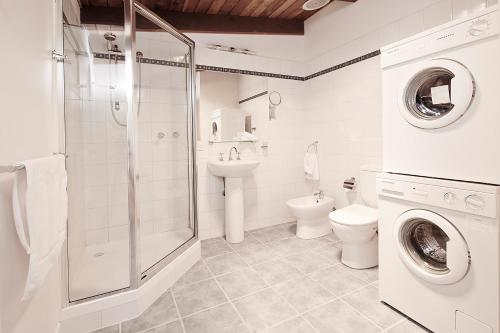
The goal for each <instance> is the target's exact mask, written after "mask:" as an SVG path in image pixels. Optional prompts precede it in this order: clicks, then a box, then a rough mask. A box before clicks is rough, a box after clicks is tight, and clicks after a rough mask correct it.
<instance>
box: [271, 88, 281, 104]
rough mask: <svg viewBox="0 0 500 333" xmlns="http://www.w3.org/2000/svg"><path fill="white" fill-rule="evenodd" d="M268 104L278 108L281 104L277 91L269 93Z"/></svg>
mask: <svg viewBox="0 0 500 333" xmlns="http://www.w3.org/2000/svg"><path fill="white" fill-rule="evenodd" d="M269 103H271V105H272V106H278V105H280V104H281V95H280V93H279V92H277V91H271V92H270V93H269Z"/></svg>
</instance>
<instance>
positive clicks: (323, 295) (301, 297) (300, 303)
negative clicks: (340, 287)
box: [273, 276, 335, 312]
mask: <svg viewBox="0 0 500 333" xmlns="http://www.w3.org/2000/svg"><path fill="white" fill-rule="evenodd" d="M273 289H274V290H275V291H276V293H277V294H278V295H280V296H281V298H283V299H285V300H286V301H287V302H288V303H289V304H290V305H292V306H293V307H294V308H295V309H296V310H297V311H298V312H305V311H308V310H311V309H312V308H314V307H317V306H319V305H321V304H325V303H327V302H328V301H331V300H333V299H334V298H335V296H334V295H333V294H332V293H330V292H329V291H328V290H326V289H325V288H323V287H321V286H320V285H319V284H318V283H316V282H314V281H312V280H311V279H309V278H308V277H306V276H304V277H300V278H298V279H295V280H289V281H287V282H283V283H280V284H277V285H275V286H274V287H273Z"/></svg>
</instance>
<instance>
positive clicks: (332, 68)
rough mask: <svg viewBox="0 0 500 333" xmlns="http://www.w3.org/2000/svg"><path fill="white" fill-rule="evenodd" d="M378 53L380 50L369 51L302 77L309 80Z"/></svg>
mask: <svg viewBox="0 0 500 333" xmlns="http://www.w3.org/2000/svg"><path fill="white" fill-rule="evenodd" d="M379 54H380V50H377V51H373V52H370V53H367V54H365V55H362V56H361V57H357V58H354V59H351V60H348V61H346V62H343V63H341V64H338V65H335V66H332V67H329V68H327V69H323V70H322V71H319V72H316V73H314V74H311V75H307V76H306V77H305V78H304V81H307V80H310V79H313V78H315V77H318V76H320V75H324V74H328V73H330V72H333V71H336V70H339V69H341V68H344V67H347V66H351V65H354V64H356V63H358V62H361V61H363V60H367V59H370V58H373V57H376V56H378V55H379Z"/></svg>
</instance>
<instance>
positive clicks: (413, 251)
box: [394, 209, 470, 284]
mask: <svg viewBox="0 0 500 333" xmlns="http://www.w3.org/2000/svg"><path fill="white" fill-rule="evenodd" d="M394 233H395V234H394V236H395V239H396V240H397V247H398V250H399V256H400V258H401V260H402V261H403V263H404V264H405V265H406V267H407V268H408V269H409V270H410V271H411V273H413V274H414V275H416V276H418V277H419V278H421V279H423V280H426V281H428V282H431V283H435V284H453V283H456V282H458V281H460V280H461V279H462V278H463V277H464V276H465V275H466V274H467V271H468V270H469V266H470V255H469V248H468V246H467V243H466V241H465V239H464V238H463V237H462V235H461V234H460V232H459V231H458V230H457V229H456V228H455V226H453V224H451V223H450V222H449V221H448V220H447V219H445V218H444V217H442V216H441V215H439V214H436V213H434V212H431V211H428V210H422V209H413V210H409V211H407V212H405V213H403V214H401V215H400V216H399V218H398V219H397V221H396V223H395V229H394Z"/></svg>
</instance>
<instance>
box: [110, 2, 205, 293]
mask: <svg viewBox="0 0 500 333" xmlns="http://www.w3.org/2000/svg"><path fill="white" fill-rule="evenodd" d="M136 14H139V15H142V16H143V17H144V18H146V19H147V20H149V21H151V22H153V23H154V24H156V25H157V26H158V27H160V28H161V29H163V30H164V31H165V32H167V33H169V34H170V35H172V36H173V37H175V38H177V39H178V40H179V41H181V42H183V43H184V44H186V45H187V46H188V47H189V64H190V67H189V68H188V70H187V80H188V82H187V85H186V88H187V90H188V95H189V96H188V100H187V112H188V115H187V116H188V122H187V132H188V133H187V134H188V135H187V137H188V179H189V223H190V225H191V226H192V228H193V236H192V237H191V238H190V239H189V240H187V241H186V242H184V243H183V244H182V245H180V246H179V247H178V248H177V249H175V250H174V251H173V252H171V253H168V254H165V257H163V259H161V260H160V261H159V262H157V263H156V264H154V265H153V266H152V267H150V268H148V269H147V270H146V271H144V272H143V271H142V267H141V256H140V253H141V252H140V251H141V233H140V230H141V221H140V214H139V200H138V198H139V194H138V191H137V185H138V183H139V182H140V176H139V174H140V173H139V168H138V149H137V147H138V143H137V133H138V132H137V130H138V117H137V116H138V110H139V109H138V104H137V103H138V93H137V92H136V90H135V87H134V86H135V84H136V82H137V80H138V77H137V75H136V74H135V73H136V72H137V71H136V70H135V69H136V66H137V62H136V61H135V60H136V51H137V49H136V32H137V29H136ZM124 15H125V24H124V32H125V47H126V48H125V67H126V77H127V99H128V105H132V107H130V108H128V113H127V144H128V149H129V161H128V163H129V168H128V179H129V185H128V198H129V223H130V225H129V226H130V235H129V242H130V247H129V249H130V250H129V251H130V287H129V288H130V289H136V288H138V287H140V286H141V285H143V284H144V283H145V282H146V281H148V280H149V279H150V278H151V277H153V276H155V274H156V273H157V272H159V271H161V270H162V269H163V268H164V267H166V266H167V265H168V264H169V263H170V262H172V261H173V260H174V259H175V258H177V257H178V256H179V255H181V254H182V253H183V252H184V251H185V250H186V249H187V248H189V247H190V246H191V245H193V244H194V243H195V242H197V241H198V217H197V198H196V196H197V182H196V147H195V143H196V131H195V130H194V129H195V128H196V127H195V126H196V110H195V107H196V103H195V98H196V65H195V57H194V52H195V43H194V41H192V40H191V39H189V38H188V37H186V36H185V35H183V34H182V33H180V32H179V31H178V30H177V29H175V28H174V27H173V26H172V25H170V24H168V23H167V22H165V21H164V20H163V19H162V18H160V17H159V16H158V15H156V14H155V13H153V12H152V11H150V10H149V9H148V8H147V7H146V6H144V5H142V4H141V3H139V2H138V1H136V0H124ZM105 295H106V294H105Z"/></svg>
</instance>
